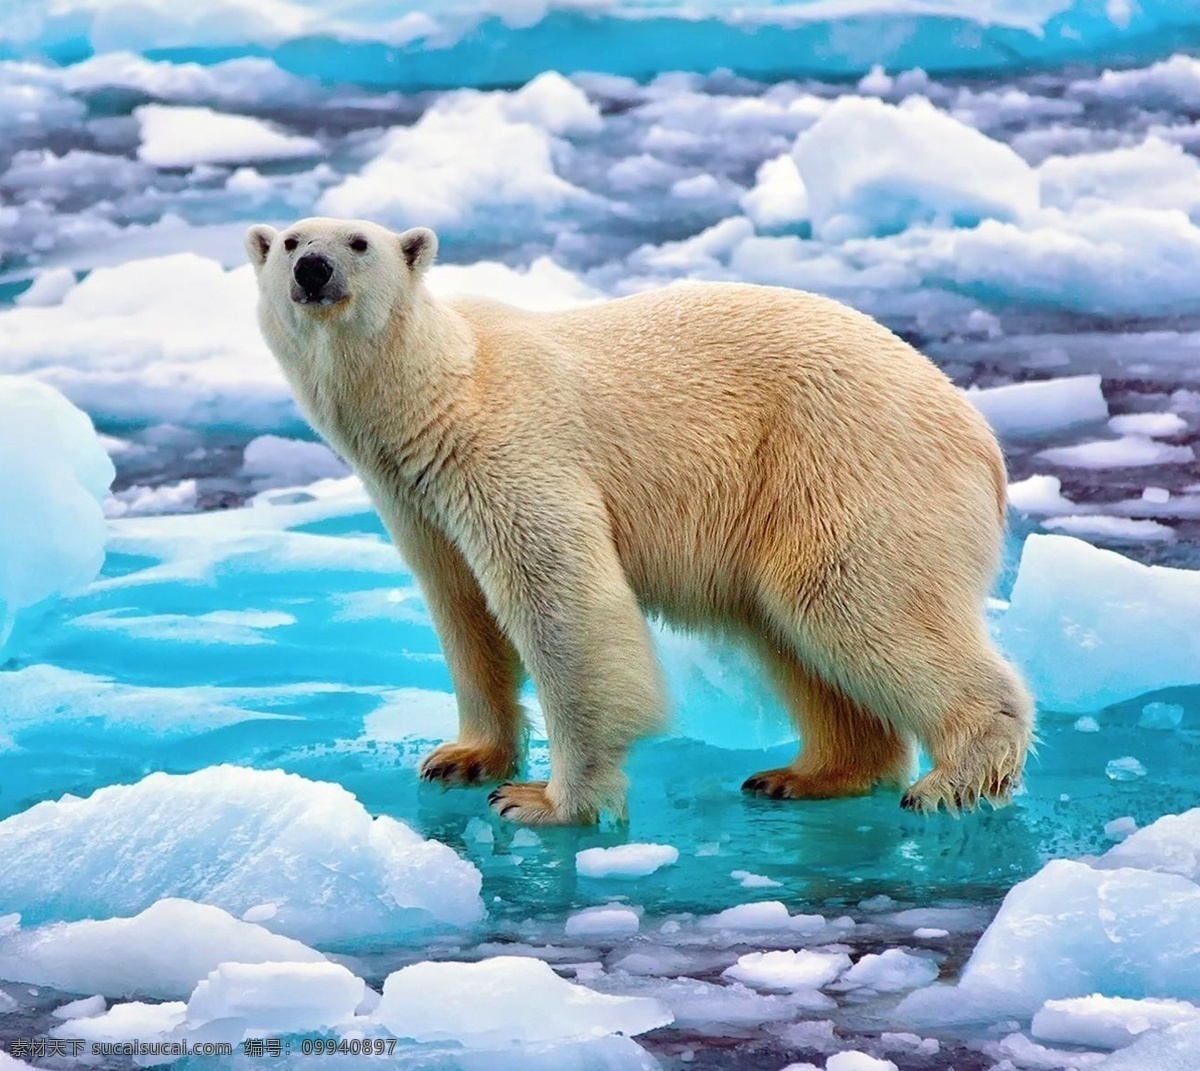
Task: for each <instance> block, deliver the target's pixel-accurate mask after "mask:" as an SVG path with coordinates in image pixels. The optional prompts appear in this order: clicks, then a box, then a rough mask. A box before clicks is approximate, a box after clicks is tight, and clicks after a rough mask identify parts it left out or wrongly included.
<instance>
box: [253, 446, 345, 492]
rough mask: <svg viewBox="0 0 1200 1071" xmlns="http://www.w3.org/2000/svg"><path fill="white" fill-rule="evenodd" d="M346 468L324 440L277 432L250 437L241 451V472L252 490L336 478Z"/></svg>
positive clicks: (294, 485)
mask: <svg viewBox="0 0 1200 1071" xmlns="http://www.w3.org/2000/svg"><path fill="white" fill-rule="evenodd" d="M349 471H350V470H349V469H348V468H347V467H346V465H345V464H344V463H343V462H342V461H340V460H339V459H338V458H337V456H336V455H335V454H334V453H333V451H332V450H330V449H329V447H327V446H326V445H325V444H324V443H314V442H306V441H304V440H302V439H284V438H281V437H280V436H278V435H260V436H259V437H258V438H257V439H251V440H250V442H248V443H247V444H246V449H245V451H244V452H243V454H242V475H243V476H247V477H249V478H250V481H251V486H252V487H253V488H254V490H255V491H264V490H266V489H268V488H271V487H298V486H300V485H302V484H308V483H315V482H316V481H317V480H334V479H339V478H341V477H343V476H345V475H347V474H348V473H349Z"/></svg>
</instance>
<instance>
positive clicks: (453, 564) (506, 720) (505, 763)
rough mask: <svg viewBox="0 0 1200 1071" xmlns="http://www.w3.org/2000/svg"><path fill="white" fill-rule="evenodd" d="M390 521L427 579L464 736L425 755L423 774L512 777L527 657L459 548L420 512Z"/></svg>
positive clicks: (456, 780)
mask: <svg viewBox="0 0 1200 1071" xmlns="http://www.w3.org/2000/svg"><path fill="white" fill-rule="evenodd" d="M388 527H389V529H391V531H392V534H393V537H394V538H395V540H396V542H397V545H398V546H399V548H400V550H401V552H402V553H403V555H404V557H405V560H406V561H407V562H408V564H409V566H410V568H411V569H412V570H413V574H414V575H415V577H416V579H417V582H418V583H419V584H420V587H421V593H422V595H423V596H424V599H425V605H426V607H427V608H428V610H429V616H430V617H431V618H432V619H433V624H434V628H435V629H436V630H437V634H438V639H439V641H440V642H441V646H442V652H443V654H444V655H445V657H446V665H447V666H448V668H449V670H450V678H451V680H452V681H453V683H454V695H455V698H456V700H457V703H458V739H457V740H452V741H449V742H447V743H445V744H441V745H440V746H438V747H436V748H434V749H433V751H431V752H430V753H429V754H428V755H426V756H425V759H424V761H423V762H422V763H421V767H420V771H419V773H420V777H421V779H422V780H423V781H440V782H441V783H442V784H444V785H475V784H486V783H488V782H495V781H502V780H503V779H504V778H506V777H511V776H512V775H513V774H514V773H515V772H516V769H517V764H518V762H519V760H520V746H521V737H522V733H523V730H524V720H523V715H522V712H521V707H520V703H519V702H518V698H517V693H518V690H519V688H520V684H521V675H522V669H521V660H520V658H519V657H518V656H517V652H516V650H515V649H514V647H513V645H512V644H511V643H510V642H509V640H508V637H506V636H505V635H504V633H503V631H502V630H501V629H500V626H499V625H498V624H496V619H495V618H494V617H493V616H492V614H491V611H490V610H489V609H488V606H487V600H486V599H485V598H484V595H483V592H482V591H481V590H480V587H479V583H478V581H477V580H476V579H475V577H474V575H473V574H472V573H471V570H470V569H469V568H468V567H467V563H466V562H465V561H464V560H463V556H462V554H461V553H460V552H459V551H458V549H457V548H456V547H455V546H454V545H453V544H452V543H451V542H450V541H449V540H448V539H446V537H445V536H443V535H442V534H441V532H439V531H437V530H436V529H435V528H433V527H432V526H431V525H429V524H427V523H425V522H423V521H421V520H420V519H419V518H415V517H392V518H389V523H388Z"/></svg>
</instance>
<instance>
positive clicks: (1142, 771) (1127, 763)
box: [1104, 755, 1146, 781]
mask: <svg viewBox="0 0 1200 1071" xmlns="http://www.w3.org/2000/svg"><path fill="white" fill-rule="evenodd" d="M1104 772H1105V773H1106V774H1107V775H1108V776H1109V777H1110V778H1111V779H1112V780H1113V781H1133V780H1135V779H1137V778H1139V777H1145V776H1146V767H1145V766H1143V765H1142V764H1141V763H1140V762H1138V760H1137V759H1135V758H1134V757H1133V756H1132V755H1124V756H1122V757H1121V758H1119V759H1109V761H1108V762H1107V763H1106V764H1105V767H1104Z"/></svg>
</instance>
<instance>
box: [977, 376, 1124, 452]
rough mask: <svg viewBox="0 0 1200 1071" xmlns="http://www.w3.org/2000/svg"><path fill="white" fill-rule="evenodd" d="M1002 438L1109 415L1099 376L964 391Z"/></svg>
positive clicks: (1041, 432)
mask: <svg viewBox="0 0 1200 1071" xmlns="http://www.w3.org/2000/svg"><path fill="white" fill-rule="evenodd" d="M963 397H965V398H966V399H967V401H969V402H970V403H971V404H972V405H973V406H975V408H976V409H978V410H979V411H980V412H981V413H982V414H983V415H984V416H985V417H986V418H987V421H988V423H989V424H991V426H992V430H993V431H995V432H996V434H997V435H999V436H1000V437H1001V438H1006V439H1024V438H1039V437H1043V436H1045V435H1047V434H1051V433H1054V432H1060V431H1063V430H1066V429H1069V428H1072V427H1075V426H1077V425H1080V424H1089V423H1094V422H1097V421H1101V420H1106V419H1107V418H1108V403H1107V402H1106V401H1105V400H1104V394H1103V393H1102V392H1101V390H1100V376H1098V375H1087V376H1068V377H1066V378H1063V379H1045V380H1037V381H1033V382H1030V383H1014V384H1012V385H1010V386H1007V387H989V388H986V389H984V390H967V391H964V392H963Z"/></svg>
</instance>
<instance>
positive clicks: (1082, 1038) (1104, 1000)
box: [1030, 993, 1200, 1049]
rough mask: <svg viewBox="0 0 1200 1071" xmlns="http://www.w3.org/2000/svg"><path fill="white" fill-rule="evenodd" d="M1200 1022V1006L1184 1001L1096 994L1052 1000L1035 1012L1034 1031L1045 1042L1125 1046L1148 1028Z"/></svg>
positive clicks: (1032, 1029) (1156, 1028)
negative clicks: (1133, 998) (1134, 998)
mask: <svg viewBox="0 0 1200 1071" xmlns="http://www.w3.org/2000/svg"><path fill="white" fill-rule="evenodd" d="M1191 1022H1200V1009H1198V1008H1196V1007H1195V1005H1192V1004H1189V1003H1187V1002H1186V1001H1182V1000H1152V999H1147V1000H1130V999H1128V998H1126V997H1105V996H1101V995H1100V994H1099V993H1093V994H1092V995H1091V996H1087V997H1072V998H1069V999H1067V1000H1048V1001H1046V1003H1045V1004H1043V1005H1042V1006H1041V1007H1040V1008H1039V1009H1038V1010H1037V1012H1035V1013H1034V1016H1033V1023H1032V1025H1031V1027H1030V1033H1031V1034H1033V1036H1034V1037H1035V1038H1039V1039H1040V1040H1042V1041H1053V1042H1058V1043H1059V1044H1067V1045H1080V1046H1084V1047H1086V1048H1089V1049H1123V1048H1125V1046H1126V1045H1131V1044H1133V1042H1134V1041H1136V1040H1137V1039H1138V1037H1140V1036H1141V1035H1142V1034H1144V1033H1145V1032H1146V1031H1147V1030H1158V1029H1161V1028H1162V1027H1165V1026H1173V1025H1175V1024H1177V1023H1191Z"/></svg>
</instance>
